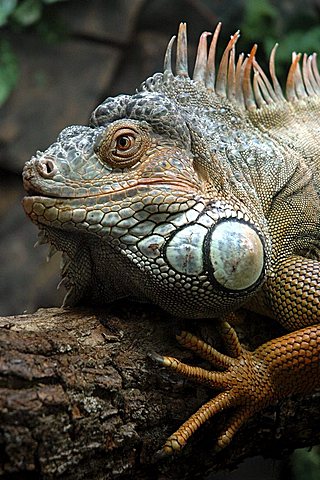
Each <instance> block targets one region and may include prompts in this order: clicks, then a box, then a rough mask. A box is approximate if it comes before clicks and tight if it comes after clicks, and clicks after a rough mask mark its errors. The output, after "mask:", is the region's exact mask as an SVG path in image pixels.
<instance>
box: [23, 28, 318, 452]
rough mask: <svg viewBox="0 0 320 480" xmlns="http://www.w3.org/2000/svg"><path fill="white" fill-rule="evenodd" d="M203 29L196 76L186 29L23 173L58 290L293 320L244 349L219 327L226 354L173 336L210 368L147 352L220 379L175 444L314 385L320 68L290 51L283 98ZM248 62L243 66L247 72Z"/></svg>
mask: <svg viewBox="0 0 320 480" xmlns="http://www.w3.org/2000/svg"><path fill="white" fill-rule="evenodd" d="M219 29H220V25H218V27H217V30H216V32H215V34H214V36H213V41H212V43H211V47H210V50H209V52H207V36H208V35H209V34H208V33H207V32H205V33H204V34H203V35H202V36H201V38H200V41H199V49H198V54H197V58H196V65H195V70H194V74H193V79H191V78H189V75H188V69H187V41H186V28H185V25H184V24H182V25H181V26H180V30H179V35H178V39H177V60H176V71H175V73H173V71H172V66H171V50H172V44H173V40H171V42H170V43H169V46H168V50H167V53H166V57H165V69H164V73H163V74H155V75H154V76H153V77H151V78H149V79H147V80H146V81H145V82H144V83H143V84H142V86H141V87H140V91H139V92H138V93H136V94H135V95H132V96H128V95H120V96H118V97H115V98H108V99H107V100H105V101H104V102H103V103H102V104H101V105H99V106H98V107H97V108H96V110H95V111H94V112H93V114H92V118H91V124H90V127H85V126H72V127H68V128H66V129H65V130H63V131H62V132H61V134H60V135H59V137H58V139H57V141H56V142H55V143H54V144H53V145H51V146H50V147H49V148H48V149H47V150H46V151H45V152H38V153H37V154H36V156H35V157H33V158H32V159H31V160H30V161H29V162H27V163H26V166H25V168H24V172H23V178H24V185H25V188H26V190H27V192H28V194H29V195H28V196H27V197H25V199H24V201H23V205H24V209H25V211H26V213H27V214H28V215H29V217H30V219H31V220H32V221H33V222H34V223H35V224H37V225H38V227H39V228H40V243H43V242H49V243H50V244H51V245H52V246H53V247H54V248H55V249H58V250H62V251H63V252H64V254H65V265H64V267H63V269H62V277H63V282H64V283H65V285H66V287H67V291H68V293H67V296H66V300H65V302H66V303H75V302H78V301H80V300H82V299H86V300H90V301H91V302H92V303H97V302H103V303H106V302H110V301H113V300H115V299H119V298H123V297H130V298H133V299H135V298H136V299H144V300H149V301H152V302H154V303H156V304H158V305H160V306H161V307H162V308H163V309H165V310H166V311H168V312H170V313H171V314H174V315H176V316H183V317H187V318H204V317H205V318H216V319H219V318H220V320H221V319H226V318H228V317H229V318H230V315H232V312H234V311H235V310H236V309H237V308H238V307H239V306H245V307H247V308H248V309H251V310H253V311H256V312H259V313H263V314H265V315H268V316H269V317H272V318H276V319H277V320H278V321H279V322H280V323H282V324H283V325H284V326H285V327H286V328H288V330H291V331H292V332H291V333H289V334H287V335H286V336H284V337H281V338H278V339H275V340H273V341H271V342H268V343H265V344H264V345H262V346H261V347H259V348H258V349H256V350H255V351H254V352H248V351H246V350H245V349H244V348H242V347H241V345H240V344H239V341H238V339H237V336H236V334H235V332H234V330H233V329H232V328H231V327H230V326H229V324H228V323H227V322H226V321H222V323H221V324H219V322H217V323H218V325H220V329H221V334H222V335H223V337H224V339H225V342H226V347H227V350H228V351H229V355H226V354H221V353H219V352H217V351H216V350H215V349H214V348H213V347H210V346H209V345H207V344H205V343H204V342H202V341H201V340H199V339H197V338H195V337H193V336H192V335H191V334H188V333H186V332H183V333H182V334H181V335H180V336H179V337H178V340H179V341H180V343H181V344H182V345H184V346H185V347H187V348H191V349H192V350H194V351H195V352H197V353H199V354H200V355H202V356H204V358H206V359H207V360H209V361H210V362H211V363H213V365H214V366H218V367H220V368H222V371H219V372H214V371H206V370H203V369H199V368H194V367H190V366H187V365H184V364H182V363H180V362H179V361H178V360H176V359H173V358H171V357H160V356H156V357H155V358H156V360H158V361H159V362H160V363H161V364H163V365H165V366H168V367H171V368H173V369H174V370H176V371H177V372H180V373H181V374H182V375H186V376H188V377H190V378H194V379H195V380H198V381H201V382H206V383H207V384H209V385H211V386H213V387H214V388H218V389H219V390H221V392H220V393H219V394H218V395H217V396H215V397H214V398H213V399H212V400H211V401H210V402H208V403H207V404H206V405H204V406H203V407H201V408H200V409H199V411H198V412H196V413H195V414H194V415H193V416H192V417H191V418H190V419H189V420H188V421H187V422H186V423H185V424H184V425H183V426H182V427H181V428H180V429H179V430H178V431H177V432H176V433H175V434H173V435H172V436H171V437H170V438H169V439H168V441H167V443H166V445H165V447H164V451H165V452H166V453H172V452H173V451H175V450H179V449H180V448H182V447H183V446H184V445H185V443H186V441H187V440H188V438H189V437H190V436H191V435H192V433H193V432H194V431H195V430H196V429H197V428H198V427H199V426H200V425H201V424H202V423H203V422H204V421H206V420H207V419H208V418H209V417H211V416H212V415H214V414H215V413H217V412H219V411H221V410H224V409H226V408H230V407H233V408H234V415H233V417H232V418H231V419H230V422H229V424H228V426H227V427H226V429H225V431H224V432H223V433H222V434H221V435H220V437H219V439H218V444H217V445H218V447H219V448H221V447H224V446H226V445H227V444H228V443H229V442H230V441H231V439H232V437H233V435H234V434H235V433H236V431H237V430H238V429H239V427H240V426H241V425H242V424H243V423H244V422H245V421H246V420H247V419H248V418H249V417H250V416H251V415H253V414H254V413H255V412H257V411H259V410H261V409H262V408H264V407H265V406H266V405H268V404H270V403H272V402H275V401H276V400H278V399H280V398H282V397H284V396H287V395H289V394H292V393H303V392H309V391H312V390H313V389H314V388H316V387H317V386H319V385H320V380H319V379H320V375H319V373H320V372H319V370H320V367H319V364H320V362H319V358H320V326H318V325H316V323H317V322H318V318H319V313H320V303H319V301H320V285H319V268H320V263H319V260H320V234H319V231H320V197H319V192H320V177H319V171H320V155H319V152H320V140H319V135H318V130H319V127H318V118H319V113H320V111H319V110H320V108H319V105H320V101H319V94H320V76H319V72H318V70H317V67H316V63H315V61H316V58H315V56H311V57H304V60H303V69H302V73H301V71H300V68H299V63H298V62H299V56H295V57H294V59H293V63H292V66H291V68H290V71H289V74H288V81H287V100H286V99H285V97H284V95H283V93H282V90H281V88H280V86H279V84H278V81H277V78H276V76H275V71H274V54H275V50H273V52H272V54H271V61H270V76H271V81H272V83H270V81H269V80H268V79H267V77H266V75H265V74H264V72H263V71H262V70H261V68H260V66H259V65H258V63H257V62H256V60H255V52H256V46H254V48H253V49H252V52H251V54H250V55H249V57H248V59H246V60H244V58H243V56H240V57H239V60H238V62H237V65H235V64H234V56H235V54H234V45H235V43H236V41H237V39H238V36H239V34H238V32H237V33H236V34H235V35H234V36H233V37H231V40H230V42H229V44H228V45H227V48H226V50H225V53H224V55H223V57H222V60H221V63H220V67H219V70H218V72H217V78H215V73H214V72H215V70H214V52H215V47H216V41H217V37H218V34H219ZM252 68H253V69H254V71H255V75H254V77H253V79H251V76H250V72H251V69H252Z"/></svg>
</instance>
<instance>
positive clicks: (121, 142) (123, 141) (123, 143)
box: [117, 135, 130, 150]
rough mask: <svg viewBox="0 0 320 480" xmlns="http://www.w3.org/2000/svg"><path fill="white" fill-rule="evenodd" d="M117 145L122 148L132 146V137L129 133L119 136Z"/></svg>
mask: <svg viewBox="0 0 320 480" xmlns="http://www.w3.org/2000/svg"><path fill="white" fill-rule="evenodd" d="M117 146H118V148H120V149H122V150H123V149H126V148H128V147H129V146H130V139H129V137H128V136H127V135H122V136H121V137H119V138H118V140H117Z"/></svg>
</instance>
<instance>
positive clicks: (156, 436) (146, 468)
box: [0, 304, 320, 480]
mask: <svg viewBox="0 0 320 480" xmlns="http://www.w3.org/2000/svg"><path fill="white" fill-rule="evenodd" d="M177 327H178V328H182V327H183V328H185V325H183V322H179V324H178V325H177V323H176V322H175V323H174V322H172V321H170V319H169V318H168V317H166V315H165V314H164V313H163V312H161V311H160V310H158V309H156V308H155V307H150V306H146V305H134V304H120V305H114V306H111V307H108V308H105V309H103V310H84V309H72V310H63V309H46V310H44V309H42V310H38V311H37V312H36V313H35V314H26V315H20V316H15V317H2V318H0V478H8V479H16V478H23V479H38V478H43V479H53V478H54V479H57V478H63V479H77V480H79V479H91V478H92V479H95V480H99V479H109V478H110V479H111V478H112V479H127V478H135V479H149V478H153V479H169V480H170V479H189V478H197V477H198V478H204V476H205V475H206V474H208V473H209V472H210V471H211V472H213V471H215V470H217V469H220V468H233V467H235V466H236V465H237V464H238V463H239V462H241V460H243V459H244V458H246V457H248V456H252V455H257V454H263V455H265V456H271V457H273V458H279V457H281V456H283V455H285V454H286V453H288V452H290V451H291V450H292V449H293V448H295V447H302V446H308V445H313V444H316V443H319V442H320V432H319V429H318V428H317V425H319V422H320V411H319V398H320V396H319V394H314V395H312V396H309V397H306V398H303V399H301V398H293V399H287V400H285V401H283V402H281V404H278V405H276V406H274V407H270V408H269V409H267V410H266V411H265V412H263V414H261V415H257V416H256V417H254V418H253V419H252V420H251V421H250V422H249V423H248V425H247V426H246V427H245V428H243V429H242V430H241V431H240V432H239V434H238V435H237V437H236V438H235V440H234V442H233V443H232V445H231V447H229V448H228V449H226V450H225V451H223V452H220V453H219V454H217V455H215V454H214V453H213V446H214V439H215V436H216V434H217V432H219V430H220V429H221V428H222V424H223V420H224V419H223V415H220V416H218V417H217V418H215V419H213V420H212V421H211V422H209V423H208V425H205V426H204V427H203V428H202V429H201V430H200V431H199V432H198V433H196V434H195V435H194V437H193V438H192V439H191V440H190V442H189V444H188V446H187V447H186V448H185V449H184V450H183V452H182V453H181V454H180V455H179V456H176V457H174V458H167V459H158V458H157V457H156V455H155V453H156V452H157V450H158V449H159V448H160V447H161V445H162V444H163V443H164V441H165V439H166V437H167V436H169V435H170V434H171V433H172V432H173V431H174V430H175V429H176V428H177V427H178V426H179V425H180V424H181V423H182V422H183V421H184V420H186V418H187V417H188V416H189V415H190V414H191V413H193V412H194V411H195V410H196V409H197V408H198V407H199V406H200V405H201V404H202V403H203V402H205V401H206V400H208V398H209V397H210V395H211V396H212V395H213V392H212V391H210V389H207V388H204V387H200V386H197V385H195V384H193V383H191V382H187V381H182V380H181V378H179V377H177V376H176V375H175V374H174V373H172V372H169V371H167V370H165V369H163V368H160V367H158V366H157V365H155V364H154V363H153V361H152V360H151V359H150V358H149V357H148V353H150V352H151V351H157V352H159V353H164V354H165V353H166V354H170V355H175V356H177V357H179V358H180V359H182V360H183V361H186V362H190V363H193V364H201V362H202V361H200V360H199V359H196V358H195V357H194V356H193V354H192V353H190V352H187V351H185V350H183V349H182V348H180V347H179V346H178V344H177V343H176V341H175V338H174V328H177ZM187 328H188V329H189V330H191V331H193V332H194V333H196V334H198V335H202V336H204V337H205V338H206V339H207V340H208V338H211V339H214V342H215V344H218V345H219V339H218V338H217V336H216V333H215V329H214V324H213V323H212V322H211V323H210V322H197V323H192V322H191V323H190V322H189V324H188V325H187ZM237 330H238V331H239V332H240V336H241V339H242V341H245V342H247V343H248V338H250V342H249V343H250V344H251V347H255V346H256V345H257V344H259V343H261V342H262V341H264V340H266V339H268V338H270V337H271V336H274V335H277V334H279V332H277V331H276V330H277V327H275V326H274V325H273V324H271V325H270V320H268V321H267V322H266V321H265V320H263V319H259V320H255V321H254V322H252V321H248V320H241V321H240V322H239V324H238V326H237ZM243 332H247V333H246V335H244V334H243ZM266 332H268V333H266ZM219 347H220V345H219ZM202 363H203V362H202Z"/></svg>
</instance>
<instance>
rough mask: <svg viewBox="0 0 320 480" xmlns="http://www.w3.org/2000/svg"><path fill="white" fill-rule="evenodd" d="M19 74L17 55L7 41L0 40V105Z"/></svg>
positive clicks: (14, 84)
mask: <svg viewBox="0 0 320 480" xmlns="http://www.w3.org/2000/svg"><path fill="white" fill-rule="evenodd" d="M18 76H19V67H18V61H17V57H16V55H15V54H14V52H13V50H12V48H11V47H10V45H9V43H8V42H7V41H5V40H2V41H0V105H2V104H3V103H4V102H5V101H6V99H7V98H8V96H9V95H10V93H11V91H12V90H13V88H14V87H15V86H16V83H17V80H18Z"/></svg>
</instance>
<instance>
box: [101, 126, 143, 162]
mask: <svg viewBox="0 0 320 480" xmlns="http://www.w3.org/2000/svg"><path fill="white" fill-rule="evenodd" d="M146 140H147V135H146V132H145V131H144V130H142V129H141V130H140V129H139V128H138V126H137V127H136V126H134V125H132V126H131V125H130V127H128V126H122V125H115V126H113V127H111V128H110V129H108V130H107V131H106V133H105V134H104V136H103V138H102V141H101V142H100V144H99V145H98V147H97V149H96V153H97V154H98V156H99V158H100V160H103V161H104V162H106V163H108V164H109V165H111V166H112V167H118V168H126V167H131V166H132V165H134V164H135V163H137V162H138V161H139V160H140V158H141V155H142V154H143V152H144V151H145V147H146V146H147V145H148V141H146Z"/></svg>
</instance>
